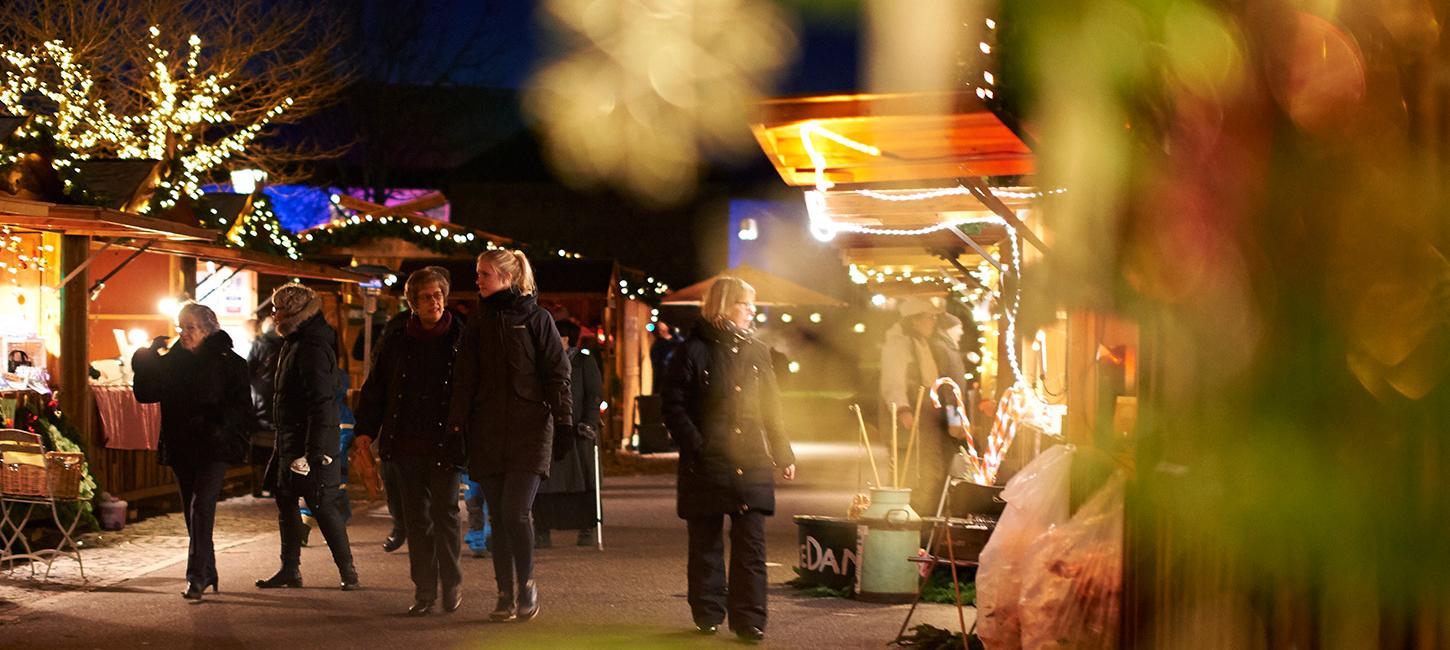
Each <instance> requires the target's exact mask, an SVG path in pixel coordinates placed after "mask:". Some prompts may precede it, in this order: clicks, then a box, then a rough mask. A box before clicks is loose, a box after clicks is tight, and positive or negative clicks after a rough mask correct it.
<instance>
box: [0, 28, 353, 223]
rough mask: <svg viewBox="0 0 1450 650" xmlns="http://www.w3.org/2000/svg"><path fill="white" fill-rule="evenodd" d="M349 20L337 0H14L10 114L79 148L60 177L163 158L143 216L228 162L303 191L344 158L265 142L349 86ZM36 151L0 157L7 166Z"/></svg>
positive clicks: (3, 57)
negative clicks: (314, 167)
mask: <svg viewBox="0 0 1450 650" xmlns="http://www.w3.org/2000/svg"><path fill="white" fill-rule="evenodd" d="M344 18H345V16H344V15H343V14H341V13H340V12H337V11H336V7H335V6H334V5H330V4H328V3H282V4H278V3H275V2H270V1H269V0H221V1H218V2H208V3H194V2H187V1H185V0H137V1H136V2H126V3H95V2H90V1H89V0H6V2H4V3H0V43H4V44H5V45H4V46H0V108H3V109H4V110H5V111H7V112H9V113H11V114H14V115H20V116H26V117H28V118H30V121H29V123H28V126H29V127H32V128H33V130H35V131H44V132H49V133H51V134H53V137H54V139H55V143H56V146H57V149H60V150H69V151H73V152H74V155H73V156H60V155H58V156H57V158H56V160H55V161H53V165H54V166H55V167H56V168H57V171H58V172H60V171H62V170H63V169H64V168H65V167H66V165H67V164H68V163H69V162H70V160H84V159H89V158H142V159H155V160H158V161H160V165H159V168H160V169H159V171H160V175H161V178H159V179H158V183H157V186H156V187H155V190H156V191H155V192H154V193H153V196H152V203H151V204H150V205H148V206H145V207H144V208H142V211H154V210H156V209H167V208H170V207H173V206H175V205H177V204H178V202H179V201H181V200H183V199H186V198H196V197H197V196H199V194H200V187H201V186H202V185H204V184H206V183H209V182H214V181H217V180H222V179H223V177H224V176H225V170H224V168H225V167H226V165H227V163H229V162H230V163H232V166H239V167H249V168H257V169H266V170H268V171H269V172H270V175H271V177H272V178H273V180H274V182H279V183H286V182H291V181H292V180H295V179H296V178H298V177H299V176H298V173H299V172H302V171H305V170H304V169H303V165H305V163H307V162H308V161H311V160H317V159H322V158H326V157H329V156H331V155H332V154H333V153H334V152H331V151H322V150H320V149H317V148H316V147H315V146H314V145H310V144H305V143H304V144H295V143H277V142H267V143H264V142H262V141H261V138H262V137H263V136H265V135H266V134H267V133H268V131H269V129H270V128H271V127H274V126H276V125H278V124H280V123H282V122H285V121H295V120H297V119H300V118H302V117H305V116H306V115H308V114H311V113H313V112H315V111H316V110H318V109H319V108H321V107H322V106H325V105H327V104H329V103H331V102H332V101H333V98H335V97H336V96H337V95H338V93H339V92H340V91H341V90H342V89H344V88H345V87H346V86H347V85H348V83H350V81H351V75H350V73H349V72H348V70H347V68H346V67H345V66H346V65H348V64H347V63H346V62H345V61H343V60H342V59H341V58H339V57H338V56H337V55H336V53H337V51H338V49H339V48H340V47H341V46H342V45H343V42H344V40H345V39H346V37H347V32H346V30H345V29H342V21H343V20H344ZM26 153H29V152H26V151H19V150H17V148H10V149H7V150H5V151H0V163H6V162H9V163H13V162H15V161H16V160H18V156H23V155H25V154H26ZM237 163H241V164H237ZM62 177H63V178H64V175H63V174H62ZM208 225H210V223H208Z"/></svg>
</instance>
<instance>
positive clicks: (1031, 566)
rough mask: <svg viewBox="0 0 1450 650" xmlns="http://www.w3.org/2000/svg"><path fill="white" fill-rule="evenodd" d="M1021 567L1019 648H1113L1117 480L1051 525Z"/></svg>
mask: <svg viewBox="0 0 1450 650" xmlns="http://www.w3.org/2000/svg"><path fill="white" fill-rule="evenodd" d="M1034 546H1035V547H1036V550H1035V551H1033V552H1032V554H1031V559H1029V560H1028V562H1027V563H1026V565H1025V568H1026V570H1025V572H1024V573H1023V576H1022V596H1021V600H1020V601H1019V602H1018V608H1019V609H1020V612H1021V620H1022V648H1023V649H1024V650H1042V649H1052V648H1074V649H1081V648H1103V649H1107V648H1116V647H1118V636H1119V612H1120V611H1121V608H1122V602H1123V477H1122V475H1121V474H1114V475H1113V476H1112V478H1110V479H1108V483H1107V485H1105V486H1103V488H1102V489H1100V490H1098V491H1097V493H1096V494H1094V495H1093V497H1092V498H1091V499H1089V500H1088V501H1087V503H1084V504H1083V505H1082V507H1081V508H1078V511H1077V513H1075V514H1073V516H1072V519H1070V520H1068V522H1067V523H1065V524H1062V525H1058V526H1053V527H1052V529H1050V530H1048V531H1047V533H1045V534H1044V535H1043V536H1042V537H1041V538H1039V539H1038V540H1037V543H1036V544H1034Z"/></svg>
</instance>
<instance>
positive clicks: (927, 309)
mask: <svg viewBox="0 0 1450 650" xmlns="http://www.w3.org/2000/svg"><path fill="white" fill-rule="evenodd" d="M896 310H897V311H899V312H901V317H902V318H911V317H912V316H916V315H918V314H935V313H937V312H939V311H941V310H940V309H938V308H937V306H936V305H934V304H932V302H931V299H930V298H917V297H914V296H913V297H911V298H902V299H901V301H900V302H899V303H897V305H896Z"/></svg>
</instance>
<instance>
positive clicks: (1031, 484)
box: [977, 445, 1076, 650]
mask: <svg viewBox="0 0 1450 650" xmlns="http://www.w3.org/2000/svg"><path fill="white" fill-rule="evenodd" d="M1075 451H1076V449H1075V448H1074V447H1073V446H1072V445H1058V446H1055V447H1051V448H1049V449H1048V450H1047V451H1044V452H1042V454H1041V455H1039V456H1038V457H1037V458H1034V459H1033V460H1032V462H1031V463H1028V464H1027V466H1026V467H1023V468H1022V471H1021V472H1018V473H1017V475H1016V476H1014V477H1012V480H1010V481H1008V482H1007V487H1006V488H1005V489H1003V490H1002V499H1003V500H1005V501H1006V502H1007V507H1006V509H1004V510H1003V512H1002V516H1001V517H1000V518H999V519H998V520H997V529H996V530H995V531H993V532H992V538H991V539H990V540H988V541H987V545H986V546H984V547H983V548H982V554H981V557H980V558H979V561H980V563H981V564H980V566H979V567H978V568H977V636H979V637H981V639H982V642H983V643H984V644H985V645H986V646H987V647H988V648H992V649H996V648H1002V649H1011V650H1015V649H1016V648H1019V647H1021V630H1022V622H1021V616H1020V612H1019V610H1018V604H1017V603H1018V598H1019V595H1020V592H1021V576H1022V568H1023V567H1024V566H1025V561H1026V560H1027V558H1028V555H1030V551H1031V550H1032V549H1033V548H1034V547H1033V542H1034V541H1035V540H1036V539H1037V538H1038V537H1041V536H1042V535H1043V534H1044V533H1046V532H1047V530H1048V528H1050V527H1051V526H1052V525H1054V524H1058V523H1061V522H1064V521H1066V520H1067V511H1068V501H1067V499H1068V490H1069V485H1068V482H1069V479H1070V477H1071V473H1072V456H1073V454H1074V453H1075Z"/></svg>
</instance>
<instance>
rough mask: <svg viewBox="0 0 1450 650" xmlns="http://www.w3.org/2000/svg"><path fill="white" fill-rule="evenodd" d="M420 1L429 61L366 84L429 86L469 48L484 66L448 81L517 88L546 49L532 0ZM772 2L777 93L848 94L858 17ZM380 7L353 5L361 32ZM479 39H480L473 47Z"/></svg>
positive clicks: (846, 7)
mask: <svg viewBox="0 0 1450 650" xmlns="http://www.w3.org/2000/svg"><path fill="white" fill-rule="evenodd" d="M420 4H423V5H426V8H425V9H424V10H423V11H424V13H425V16H424V18H423V24H424V28H423V30H422V31H423V32H425V33H426V38H427V40H428V41H429V43H430V47H431V48H432V50H433V51H434V52H437V53H438V55H439V56H438V61H437V62H436V63H437V64H436V65H435V66H433V67H432V68H426V69H423V68H420V69H418V70H414V71H413V74H412V75H410V77H411V78H392V79H374V80H377V81H385V82H392V83H398V82H403V83H425V84H426V83H430V82H432V81H435V80H437V78H438V77H439V76H440V74H441V70H439V67H440V66H442V65H444V64H443V63H442V61H443V60H445V59H446V55H447V54H450V53H454V52H458V51H460V50H465V49H471V50H472V51H475V52H485V53H486V54H487V56H488V63H489V65H488V66H487V69H482V70H475V71H468V72H464V73H463V74H455V75H454V77H453V78H451V79H449V82H450V84H456V85H470V86H482V87H490V88H512V89H518V88H520V87H521V86H523V85H524V84H525V83H526V82H527V81H528V78H529V75H530V73H531V72H532V71H533V69H534V67H535V66H536V64H538V63H539V62H540V60H541V57H542V56H545V55H547V54H548V52H549V48H550V42H549V35H548V34H547V33H546V29H545V28H543V27H541V26H540V21H539V20H538V19H537V17H536V15H535V14H536V11H537V10H538V9H539V5H540V2H539V1H537V0H490V1H485V2H480V1H479V0H429V1H427V2H423V3H420ZM780 4H781V6H782V7H784V9H785V11H786V12H787V14H789V15H791V17H792V19H793V20H794V22H795V28H796V34H797V38H798V39H799V50H798V52H797V58H796V60H795V61H794V62H792V63H791V65H790V67H789V68H788V70H787V71H786V73H785V74H784V75H782V81H781V85H780V88H779V89H778V93H777V94H784V95H790V94H804V93H821V92H837V91H849V90H853V89H855V87H856V84H857V52H858V49H859V48H858V41H859V34H858V29H857V25H858V24H859V19H860V16H859V8H858V7H857V6H856V5H855V3H835V4H839V5H841V6H839V7H835V6H831V7H829V8H826V9H823V8H820V7H819V6H817V5H818V4H822V3H812V2H807V1H805V0H797V1H793V2H783V3H780ZM824 4H827V5H830V4H831V3H824ZM384 6H393V7H396V6H397V5H396V4H395V3H388V2H383V1H380V0H368V1H367V2H365V3H362V4H361V6H360V11H362V12H363V15H364V23H365V24H366V25H367V29H369V30H376V29H379V28H384V29H386V28H388V27H389V25H390V23H392V22H393V19H392V18H390V16H389V15H388V12H387V11H385V10H383V9H382V7H384ZM479 35H482V36H483V37H484V38H483V39H481V40H482V41H483V42H474V40H473V39H474V38H475V37H477V36H479ZM382 40H383V39H374V42H380V41H382ZM380 54H381V53H380ZM375 72H376V71H375ZM378 76H385V75H378Z"/></svg>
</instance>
